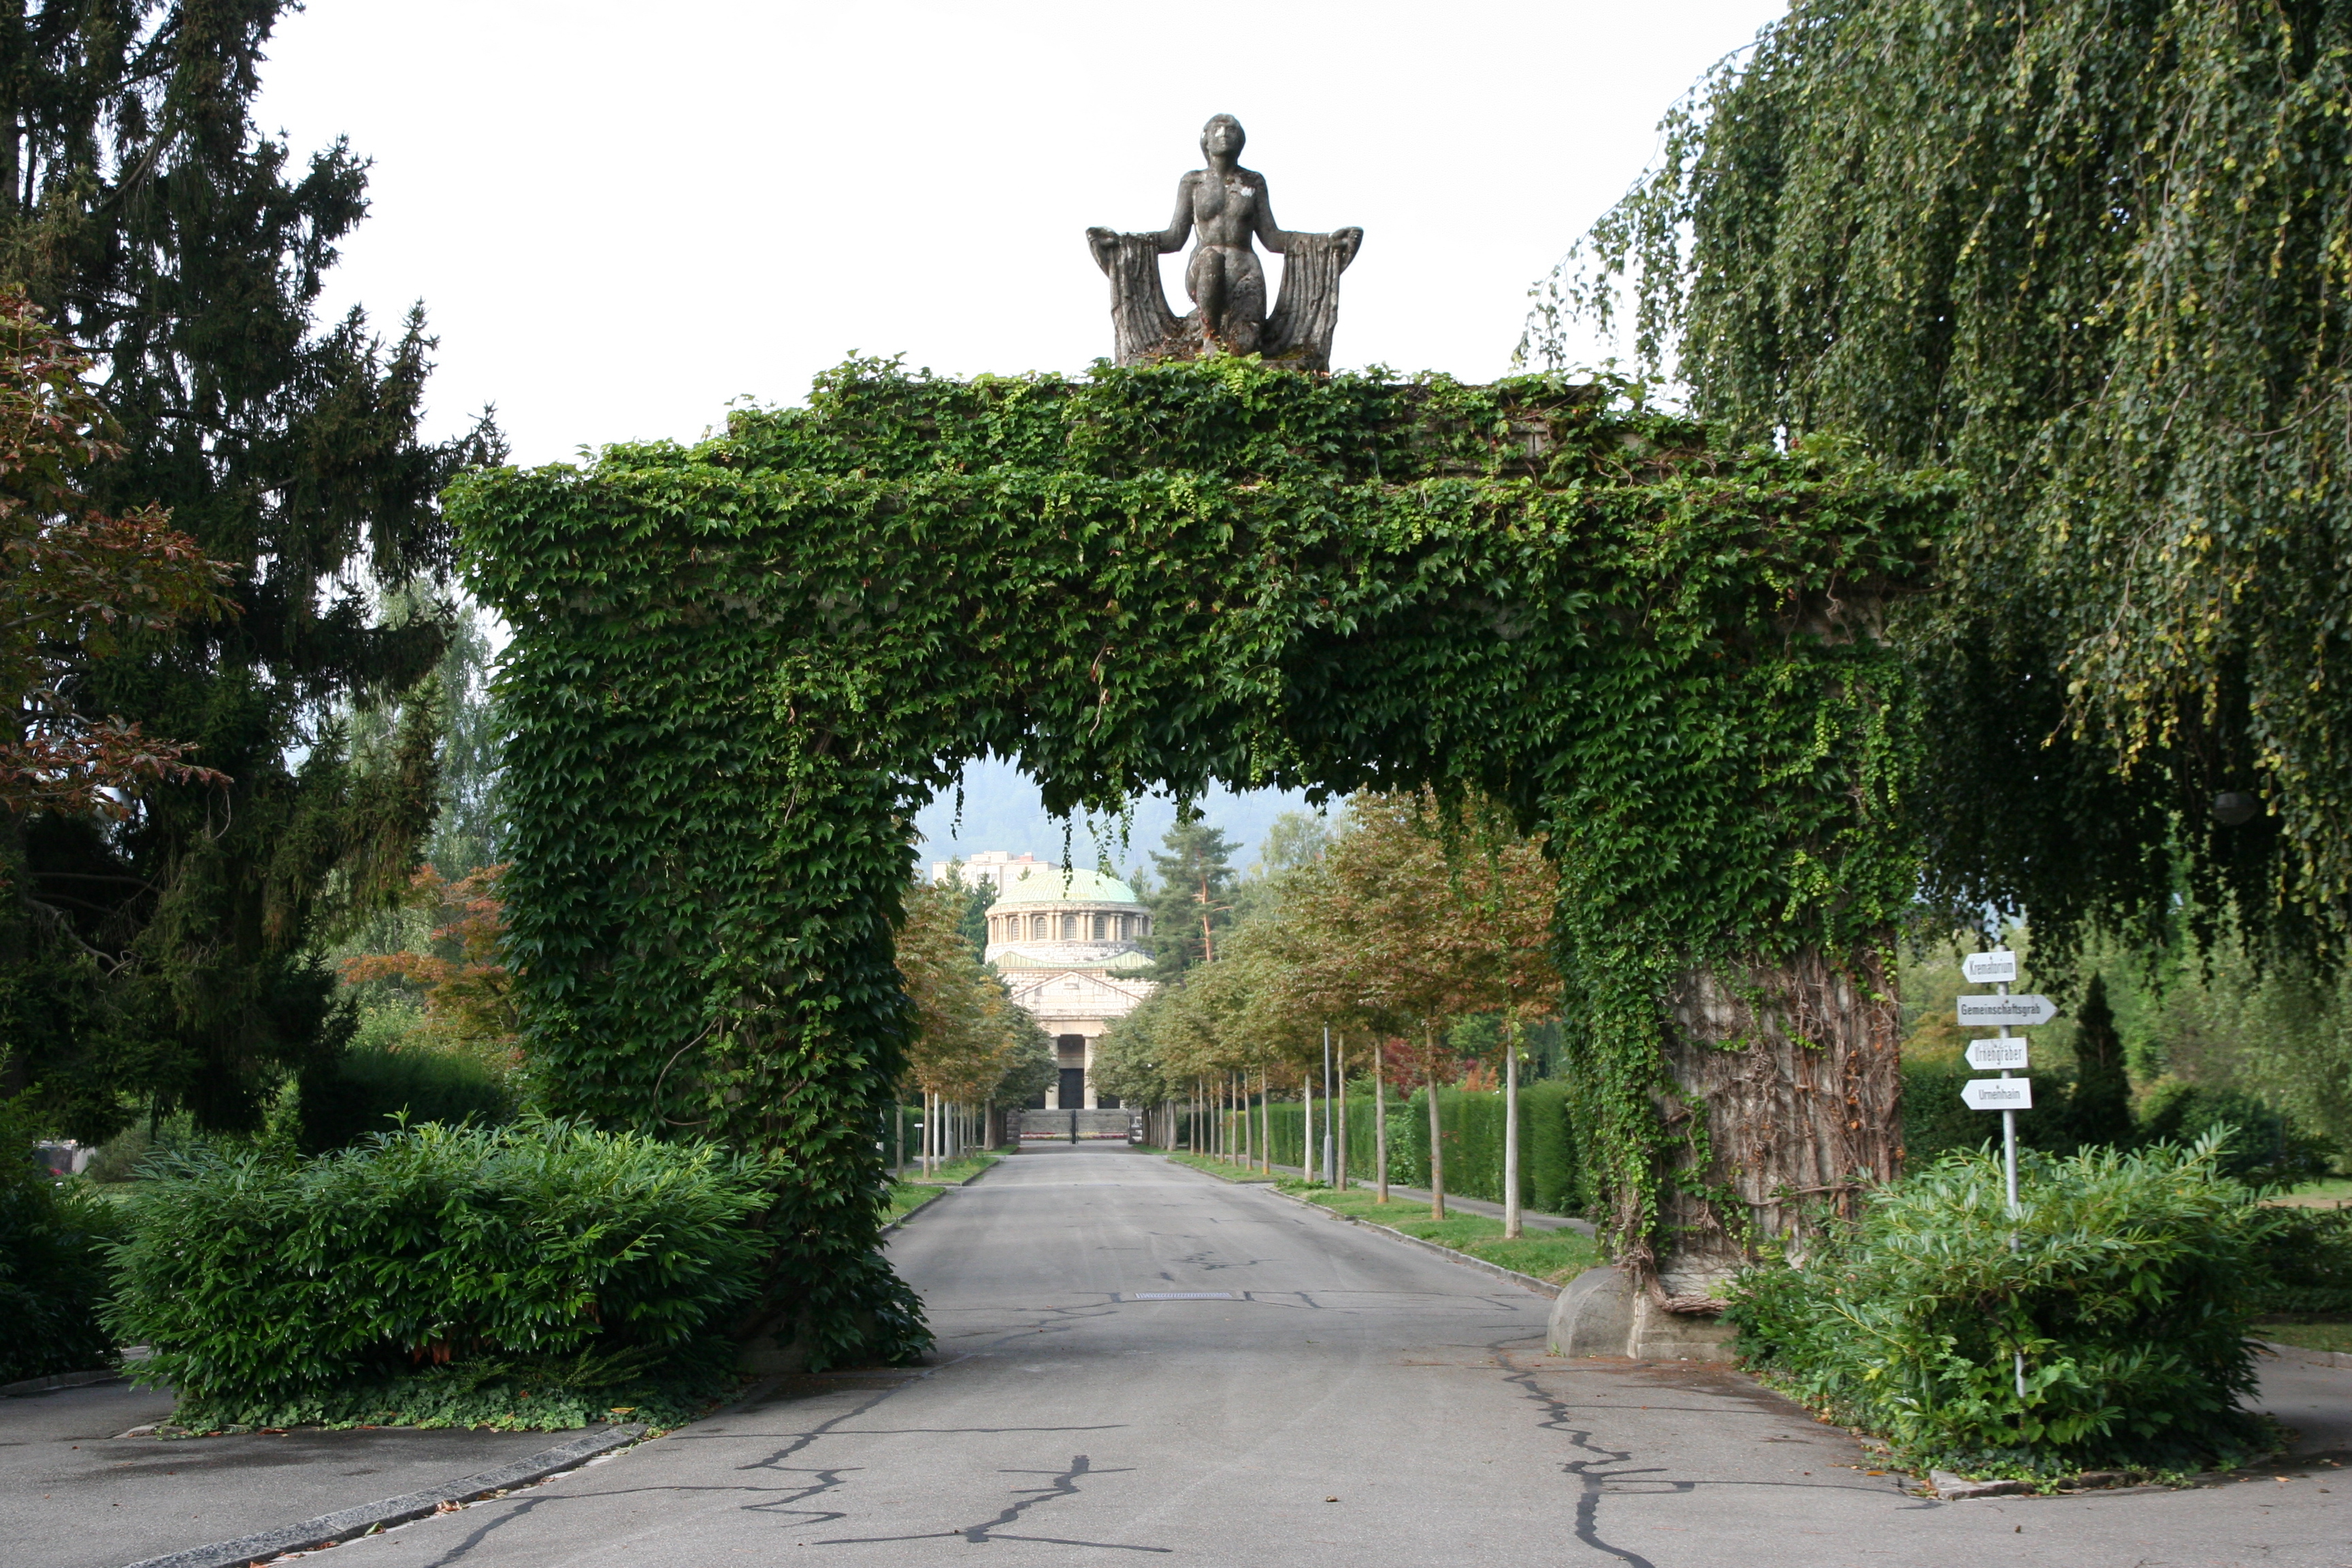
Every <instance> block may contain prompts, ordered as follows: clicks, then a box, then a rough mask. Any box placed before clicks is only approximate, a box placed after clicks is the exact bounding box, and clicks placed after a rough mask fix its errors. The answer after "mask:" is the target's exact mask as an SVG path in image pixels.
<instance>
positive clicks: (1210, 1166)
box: [1168, 1152, 1274, 1182]
mask: <svg viewBox="0 0 2352 1568" xmlns="http://www.w3.org/2000/svg"><path fill="white" fill-rule="evenodd" d="M1168 1158H1169V1159H1171V1160H1172V1161H1174V1162H1175V1163H1177V1164H1179V1165H1190V1166H1192V1169H1194V1170H1196V1171H1206V1172H1208V1173H1209V1174H1211V1175H1213V1176H1222V1177H1223V1178H1224V1179H1225V1180H1226V1181H1228V1182H1270V1181H1272V1180H1274V1178H1273V1177H1272V1176H1268V1175H1265V1174H1264V1173H1261V1172H1260V1171H1259V1170H1258V1168H1257V1167H1256V1166H1255V1165H1244V1164H1243V1163H1241V1162H1240V1161H1239V1160H1220V1159H1218V1158H1216V1157H1215V1156H1214V1155H1212V1154H1179V1153H1174V1152H1171V1153H1170V1154H1169V1156H1168Z"/></svg>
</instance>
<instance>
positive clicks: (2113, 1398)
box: [1727, 1138, 2270, 1478]
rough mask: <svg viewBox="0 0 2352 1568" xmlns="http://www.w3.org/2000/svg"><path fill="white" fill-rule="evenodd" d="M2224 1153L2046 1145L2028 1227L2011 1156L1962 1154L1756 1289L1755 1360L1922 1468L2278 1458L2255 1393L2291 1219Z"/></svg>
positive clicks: (2048, 1468) (1973, 1470)
mask: <svg viewBox="0 0 2352 1568" xmlns="http://www.w3.org/2000/svg"><path fill="white" fill-rule="evenodd" d="M2221 1156H2222V1149H2221V1142H2220V1141H2219V1140H2218V1139H2213V1138H2208V1139H2204V1140H2201V1141H2200V1142H2198V1143H2196V1144H2194V1145H2192V1146H2189V1147H2185V1148H2184V1147H2182V1146H2179V1145H2176V1144H2156V1145H2153V1146H2150V1147H2148V1148H2146V1149H2141V1150H2137V1151H2132V1152H2120V1151H2116V1150H2114V1149H2092V1150H2087V1151H2085V1152H2082V1153H2080V1154H2074V1155H2065V1156H2052V1155H2048V1154H2043V1153H2041V1152H2027V1153H2026V1154H2024V1155H2023V1156H2022V1158H2021V1188H2022V1197H2023V1213H2022V1214H2021V1215H2020V1216H2018V1217H2017V1218H2015V1219H2011V1218H2010V1217H2009V1216H2008V1215H2007V1214H2006V1212H2005V1210H2006V1204H2005V1194H2004V1190H2003V1181H2002V1174H2001V1164H2000V1159H1999V1158H1998V1157H1997V1156H1995V1155H1991V1154H1955V1155H1950V1156H1947V1157H1946V1158H1944V1159H1942V1160H1940V1161H1937V1163H1935V1164H1933V1165H1931V1166H1929V1167H1928V1168H1927V1170H1925V1171H1922V1172H1919V1173H1917V1174H1915V1175H1911V1176H1906V1177H1905V1178H1903V1179H1901V1180H1899V1181H1896V1182H1892V1183H1889V1184H1886V1185H1885V1186H1883V1187H1880V1188H1878V1189H1877V1190H1876V1191H1874V1193H1872V1194H1870V1195H1869V1196H1868V1197H1867V1198H1865V1200H1864V1207H1863V1211H1862V1214H1861V1215H1860V1216H1859V1217H1858V1218H1857V1219H1856V1220H1855V1221H1854V1222H1853V1223H1852V1224H1850V1225H1847V1226H1843V1227H1838V1228H1834V1229H1832V1230H1831V1231H1830V1232H1829V1233H1828V1234H1827V1236H1826V1237H1824V1238H1823V1239H1822V1242H1821V1243H1820V1244H1819V1245H1818V1246H1817V1247H1816V1248H1815V1249H1814V1250H1813V1251H1812V1253H1811V1255H1810V1256H1808V1257H1806V1258H1803V1259H1802V1260H1801V1261H1800V1262H1797V1263H1795V1264H1793V1265H1790V1264H1785V1263H1782V1264H1767V1265H1763V1266H1759V1267H1758V1268H1752V1269H1750V1270H1748V1272H1747V1273H1746V1274H1744V1275H1742V1276H1741V1278H1740V1279H1739V1280H1738V1282H1736V1284H1735V1286H1734V1288H1733V1304H1732V1308H1731V1310H1730V1312H1729V1313H1728V1314H1727V1316H1728V1318H1729V1320H1730V1321H1732V1322H1733V1323H1734V1324H1735V1325H1736V1326H1737V1327H1738V1333H1739V1338H1738V1347H1739V1351H1740V1353H1741V1354H1742V1356H1743V1357H1745V1358H1746V1359H1747V1361H1748V1363H1749V1364H1750V1365H1751V1366H1753V1367H1755V1368H1756V1369H1757V1370H1758V1371H1759V1372H1761V1373H1764V1374H1765V1375H1766V1376H1767V1377H1768V1378H1769V1379H1770V1380H1771V1381H1773V1382H1774V1383H1776V1384H1779V1385H1780V1387H1782V1388H1783V1389H1785V1390H1786V1391H1788V1392H1789V1393H1790V1394H1793V1395H1794V1396H1796V1397H1797V1398H1799V1399H1801V1400H1803V1401H1804V1402H1805V1403H1807V1404H1809V1405H1813V1406H1815V1407H1816V1408H1818V1409H1821V1410H1822V1411H1824V1412H1825V1413H1827V1414H1828V1415H1831V1417H1832V1419H1835V1420H1838V1421H1841V1422H1844V1423H1847V1424H1849V1425H1853V1426H1860V1427H1863V1428H1865V1429H1867V1430H1870V1431H1874V1432H1878V1433H1882V1434H1884V1435H1885V1436H1887V1437H1888V1438H1890V1439H1891V1440H1892V1441H1893V1442H1894V1444H1895V1447H1896V1449H1897V1450H1898V1452H1899V1453H1900V1454H1901V1455H1902V1457H1903V1458H1906V1460H1908V1461H1910V1462H1914V1463H1918V1464H1923V1465H1926V1464H1932V1465H1937V1466H1940V1467H1943V1468H1949V1469H1954V1470H1958V1471H1961V1472H1963V1473H1968V1474H1987V1473H1991V1474H2005V1475H2014V1476H2025V1477H2035V1478H2049V1477H2053V1476H2056V1475H2060V1474H2063V1473H2066V1472H2068V1471H2070V1470H2073V1469H2077V1468H2083V1467H2084V1466H2125V1467H2146V1468H2179V1467H2183V1466H2187V1465H2192V1464H2200V1463H2204V1462H2208V1461H2210V1460H2212V1459H2215V1458H2229V1457H2231V1456H2232V1455H2243V1454H2247V1453H2250V1452H2254V1451H2259V1450H2260V1448H2262V1447H2263V1446H2265V1444H2266V1441H2267V1432H2266V1429H2265V1426H2264V1424H2263V1422H2262V1421H2261V1419H2260V1418H2259V1417H2256V1416H2253V1415H2249V1414H2247V1413H2246V1412H2245V1411H2243V1410H2242V1409H2241V1408H2240V1407H2239V1405H2238V1401H2239V1399H2240V1398H2241V1397H2242V1395H2245V1394H2249V1393H2251V1392H2252V1390H2253V1387H2254V1362H2253V1352H2252V1346H2251V1345H2250V1344H2249V1342H2248V1340H2247V1331H2248V1325H2249V1323H2250V1322H2251V1321H2252V1310H2253V1308H2254V1306H2255V1293H2256V1289H2257V1288H2258V1285H2259V1280H2258V1269H2257V1262H2258V1253H2259V1247H2260V1242H2261V1238H2262V1236H2263V1230H2264V1228H2265V1226H2267V1225H2268V1224H2269V1223H2270V1221H2269V1219H2268V1218H2267V1216H2265V1215H2264V1214H2263V1211H2262V1210H2260V1209H2258V1208H2257V1207H2256V1206H2255V1205H2253V1204H2252V1202H2251V1197H2252V1194H2250V1192H2249V1191H2248V1189H2247V1188H2246V1187H2245V1186H2243V1185H2242V1184H2240V1183H2238V1182H2236V1181H2234V1180H2232V1179H2231V1177H2230V1176H2229V1175H2228V1174H2226V1173H2225V1172H2224V1170H2223V1168H2222V1157H2221ZM2012 1237H2014V1238H2015V1242H2016V1245H2015V1247H2013V1248H2012V1247H2011V1238H2012ZM2020 1350H2021V1351H2023V1352H2024V1353H2025V1394H2024V1396H2023V1397H2022V1398H2021V1397H2019V1395H2018V1393H2017V1390H2016V1384H2015V1381H2014V1380H2015V1373H2014V1372H2013V1370H2012V1367H2013V1363H2012V1353H2013V1352H2017V1351H2020Z"/></svg>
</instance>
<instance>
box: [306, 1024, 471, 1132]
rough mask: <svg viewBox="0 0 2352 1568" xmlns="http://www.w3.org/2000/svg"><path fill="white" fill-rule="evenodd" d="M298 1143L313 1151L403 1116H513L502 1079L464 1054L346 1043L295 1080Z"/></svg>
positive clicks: (448, 1118)
mask: <svg viewBox="0 0 2352 1568" xmlns="http://www.w3.org/2000/svg"><path fill="white" fill-rule="evenodd" d="M300 1106H301V1109H300V1124H301V1139H302V1148H303V1151H304V1152H306V1153H312V1154H320V1153H324V1152H327V1151H328V1150H330V1149H341V1148H345V1147H348V1146H349V1145H351V1144H353V1143H356V1142H359V1141H360V1140H361V1139H362V1138H365V1137H366V1136H367V1135H368V1134H370V1133H372V1132H384V1131H390V1130H391V1129H392V1128H393V1127H394V1126H395V1125H396V1124H398V1123H399V1122H400V1121H403V1120H404V1119H405V1120H406V1121H446V1122H451V1123H455V1122H460V1121H471V1122H473V1123H475V1124H476V1125H478V1126H483V1127H494V1126H498V1125H499V1124H500V1123H503V1122H507V1121H513V1120H514V1116H515V1110H516V1105H515V1095H514V1091H513V1089H512V1088H511V1087H510V1086H509V1083H508V1081H507V1079H505V1078H504V1077H502V1076H501V1075H500V1074H499V1073H498V1072H496V1071H494V1070H493V1069H491V1068H488V1067H487V1066H485V1065H483V1064H482V1063H481V1062H479V1061H477V1060H475V1059H474V1058H471V1057H464V1056H457V1055H455V1054H453V1053H451V1052H447V1051H437V1050H433V1049H430V1048H428V1047H420V1046H416V1045H409V1046H406V1047H403V1048H400V1049H396V1050H395V1049H392V1048H389V1047H383V1046H372V1045H368V1044H364V1043H362V1044H358V1045H354V1046H353V1047H352V1048H351V1049H350V1050H348V1051H345V1052H344V1053H343V1054H342V1055H341V1056H340V1057H338V1058H334V1060H332V1061H331V1063H329V1064H328V1065H326V1066H325V1067H323V1068H315V1069H313V1070H312V1071H310V1072H308V1073H305V1074H304V1075H303V1076H302V1079H301V1100H300Z"/></svg>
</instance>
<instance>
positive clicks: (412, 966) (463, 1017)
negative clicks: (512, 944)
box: [342, 865, 522, 1067]
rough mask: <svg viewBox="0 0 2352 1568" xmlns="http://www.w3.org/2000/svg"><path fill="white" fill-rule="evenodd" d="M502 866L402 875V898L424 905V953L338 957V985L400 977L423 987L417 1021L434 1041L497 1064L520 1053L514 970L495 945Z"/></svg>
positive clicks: (501, 922) (501, 917) (502, 927)
mask: <svg viewBox="0 0 2352 1568" xmlns="http://www.w3.org/2000/svg"><path fill="white" fill-rule="evenodd" d="M505 870H506V868H505V867H504V866H488V867H485V868H482V869H481V870H479V871H476V872H473V873H472V874H471V875H468V876H466V877H461V878H459V879H457V881H454V882H452V881H449V880H447V879H445V878H443V876H442V875H441V873H440V872H439V871H438V870H436V869H435V868H433V867H431V866H429V865H428V866H425V867H422V868H419V869H418V870H417V872H416V874H415V876H414V877H413V878H412V879H410V881H409V899H410V901H411V902H412V903H413V904H414V905H415V906H416V907H419V908H422V909H425V910H430V911H431V918H432V920H433V921H434V922H435V923H434V927H433V932H432V938H431V941H432V946H431V948H430V949H429V950H428V951H426V952H371V953H363V954H361V955H360V956H358V957H355V958H350V959H346V960H344V962H343V964H342V975H343V981H344V983H345V984H352V985H359V984H365V983H367V982H369V981H372V980H402V981H405V982H407V983H408V984H412V985H415V986H416V987H417V988H419V989H420V990H422V991H423V992H424V994H425V1027H426V1029H427V1030H428V1031H429V1032H430V1034H431V1035H432V1037H434V1039H435V1041H436V1043H437V1044H441V1045H445V1046H448V1047H455V1048H457V1049H459V1050H462V1051H464V1052H466V1053H467V1055H471V1056H478V1057H482V1058H486V1059H488V1060H491V1061H493V1062H495V1063H496V1064H498V1065H499V1066H502V1067H511V1066H513V1065H515V1064H516V1063H517V1062H518V1061H519V1060H520V1055H521V1053H520V1037H521V1032H522V1031H521V1023H520V1020H519V1019H518V1018H517V1016H516V1014H515V1005H514V977H513V975H512V974H511V973H509V971H508V969H507V966H506V963H505V962H504V960H503V957H502V956H501V954H500V953H499V942H500V941H501V939H502V938H503V937H504V936H505V934H506V906H505V904H504V903H502V902H501V901H500V900H499V894H498V885H499V876H500V874H501V873H503V872H504V871H505Z"/></svg>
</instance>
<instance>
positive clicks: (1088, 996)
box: [934, 854, 1158, 1110]
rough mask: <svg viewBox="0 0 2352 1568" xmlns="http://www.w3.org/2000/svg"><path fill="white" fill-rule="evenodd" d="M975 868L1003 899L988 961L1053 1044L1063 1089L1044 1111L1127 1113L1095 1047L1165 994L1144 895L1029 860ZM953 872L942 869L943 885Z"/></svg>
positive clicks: (969, 873)
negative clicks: (1102, 1086) (1158, 993)
mask: <svg viewBox="0 0 2352 1568" xmlns="http://www.w3.org/2000/svg"><path fill="white" fill-rule="evenodd" d="M982 859H983V858H982V856H977V855H976V856H974V857H972V858H971V860H970V861H968V862H966V868H965V872H964V875H965V879H966V880H968V881H977V880H979V879H980V877H976V876H975V875H974V871H975V870H981V872H982V876H985V877H986V879H988V880H990V881H992V882H993V883H995V885H996V886H997V887H998V889H1000V891H999V892H998V894H997V897H996V901H995V902H994V903H992V904H991V905H990V906H989V909H988V947H987V950H986V957H987V959H988V962H989V963H992V964H994V965H995V966H996V972H997V973H999V974H1001V975H1003V977H1004V984H1005V986H1006V988H1007V989H1008V990H1010V991H1011V992H1012V993H1013V1000H1014V1001H1015V1002H1018V1003H1019V1004H1020V1005H1022V1006H1024V1007H1025V1008H1027V1009H1028V1010H1029V1011H1030V1013H1031V1014H1033V1015H1034V1016H1035V1017H1036V1019H1037V1021H1038V1023H1039V1024H1041V1025H1043V1026H1045V1032H1046V1033H1047V1034H1049V1035H1051V1036H1053V1037H1054V1054H1055V1065H1056V1066H1057V1067H1059V1068H1060V1069H1061V1070H1060V1072H1059V1073H1058V1074H1057V1075H1056V1077H1055V1083H1054V1086H1053V1087H1052V1088H1051V1089H1047V1090H1046V1091H1045V1099H1044V1100H1043V1101H1042V1102H1038V1101H1033V1102H1032V1103H1033V1104H1036V1105H1041V1106H1042V1108H1043V1109H1045V1110H1072V1109H1079V1110H1098V1109H1099V1110H1108V1109H1112V1108H1115V1107H1117V1106H1118V1098H1117V1097H1116V1096H1114V1095H1107V1094H1104V1093H1101V1092H1100V1091H1099V1090H1097V1088H1096V1087H1095V1082H1094V1065H1095V1048H1096V1047H1097V1046H1098V1045H1099V1044H1100V1043H1101V1041H1102V1037H1103V1033H1104V1031H1105V1030H1107V1029H1108V1028H1109V1027H1110V1026H1111V1024H1112V1023H1113V1022H1114V1021H1116V1020H1118V1019H1119V1018H1123V1017H1125V1016H1127V1015H1129V1013H1132V1012H1134V1011H1135V1009H1136V1008H1137V1007H1139V1006H1140V1005H1142V1002H1143V999H1144V998H1145V997H1147V996H1149V995H1150V994H1151V993H1152V992H1153V991H1155V990H1157V989H1158V986H1157V985H1155V984H1153V983H1152V982H1151V981H1149V980H1146V979H1144V978H1143V973H1144V972H1145V971H1147V970H1149V969H1150V967H1151V955H1150V952H1149V950H1148V949H1147V947H1146V945H1145V943H1146V939H1147V938H1149V937H1150V934H1151V911H1150V910H1147V909H1145V908H1144V907H1143V905H1142V903H1141V902H1139V900H1137V898H1136V896H1135V889H1132V888H1130V887H1129V886H1128V885H1127V884H1126V883H1125V882H1122V881H1120V880H1119V879H1118V878H1116V877H1106V876H1103V875H1102V874H1100V873H1099V872H1095V871H1079V870H1069V871H1065V870H1064V869H1062V868H1061V867H1059V866H1055V865H1050V864H1045V863H1042V862H1038V861H1035V860H1034V859H1032V858H1030V857H1028V856H1025V855H1024V856H1023V857H1022V858H1020V860H1018V861H1016V860H1013V858H1011V857H1009V856H1003V855H1001V854H1000V855H992V857H990V858H988V859H987V860H986V864H985V868H984V869H983V868H982ZM945 869H946V868H945V867H944V866H940V867H938V868H935V870H934V875H935V876H940V877H942V878H943V877H944V873H945Z"/></svg>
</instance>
